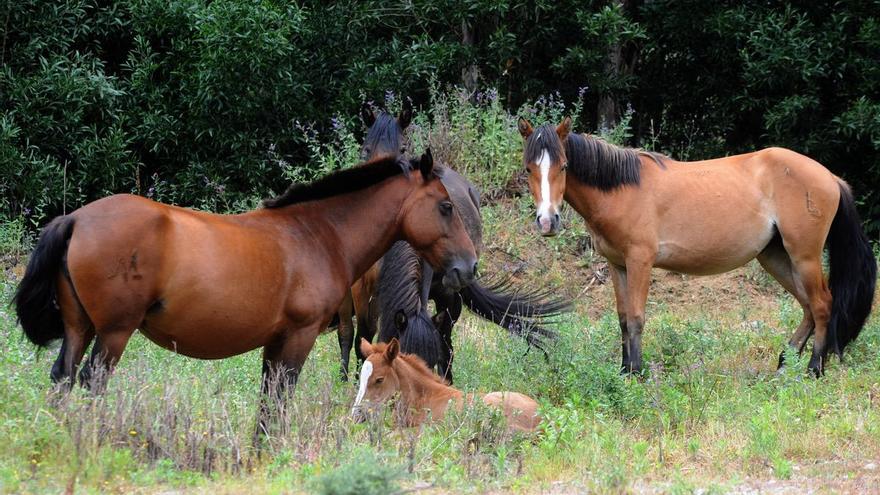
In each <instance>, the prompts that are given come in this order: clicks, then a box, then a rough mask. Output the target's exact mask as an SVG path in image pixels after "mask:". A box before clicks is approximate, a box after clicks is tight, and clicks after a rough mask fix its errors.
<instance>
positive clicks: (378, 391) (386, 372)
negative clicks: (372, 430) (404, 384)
mask: <svg viewBox="0 0 880 495" xmlns="http://www.w3.org/2000/svg"><path fill="white" fill-rule="evenodd" d="M360 348H361V353H363V355H364V356H366V359H365V361H364V364H363V366H361V377H360V383H359V385H358V393H357V397H355V399H354V405H353V406H352V408H351V416H352V418H353V419H354V420H355V421H357V422H359V423H360V422H363V421H364V420H365V419H366V414H365V413H366V411H365V409H367V410H369V408H371V407H377V406H381V405H382V404H384V403H386V402H388V401H389V400H390V399H391V398H392V397H394V395H395V394H396V393H397V391H398V390H400V378H399V377H398V376H397V372H395V371H394V360H395V359H397V357H398V355H399V354H400V343H399V342H398V341H397V339H391V342H389V343H388V344H376V345H373V344H370V343H369V342H368V341H367V340H365V339H361V343H360Z"/></svg>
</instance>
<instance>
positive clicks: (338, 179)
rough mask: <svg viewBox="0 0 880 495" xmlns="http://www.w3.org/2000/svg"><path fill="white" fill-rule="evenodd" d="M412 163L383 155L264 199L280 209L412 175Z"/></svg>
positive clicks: (264, 202)
mask: <svg viewBox="0 0 880 495" xmlns="http://www.w3.org/2000/svg"><path fill="white" fill-rule="evenodd" d="M412 170H413V164H412V163H411V162H410V161H409V160H408V159H406V158H403V157H398V156H384V157H380V158H377V159H375V160H372V161H369V162H366V163H364V164H361V165H357V166H355V167H352V168H347V169H344V170H340V171H338V172H334V173H332V174H330V175H327V176H324V177H321V178H320V179H318V180H316V181H314V182H310V183H308V184H297V183H294V184H291V185H290V187H288V188H287V190H286V191H284V194H282V195H281V196H278V197H277V198H273V199H266V200H263V206H265V207H266V208H281V207H283V206H288V205H292V204H297V203H305V202H306V201H316V200H319V199H325V198H329V197H331V196H337V195H339V194H347V193H352V192H355V191H360V190H361V189H366V188H368V187H370V186H373V185H376V184H378V183H380V182H382V181H384V180H385V179H389V178H391V177H394V176H396V175H400V174H404V175H407V176H408V175H409V173H410V172H411V171H412Z"/></svg>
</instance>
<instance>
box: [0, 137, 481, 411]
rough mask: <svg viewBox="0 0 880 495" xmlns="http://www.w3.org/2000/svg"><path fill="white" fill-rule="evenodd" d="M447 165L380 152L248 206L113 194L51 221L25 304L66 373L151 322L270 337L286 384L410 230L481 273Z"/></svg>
mask: <svg viewBox="0 0 880 495" xmlns="http://www.w3.org/2000/svg"><path fill="white" fill-rule="evenodd" d="M440 174H442V170H435V169H434V166H433V160H432V159H431V156H430V153H429V154H426V155H423V156H422V159H421V161H413V162H410V161H409V160H403V159H398V158H396V157H394V158H384V159H379V160H376V161H373V162H370V163H367V164H365V165H362V166H359V167H355V168H351V169H347V170H343V171H340V172H337V173H334V174H332V175H329V176H327V177H325V178H323V179H321V180H319V181H316V182H314V183H312V184H305V185H293V186H291V187H290V188H289V189H288V190H287V192H285V193H284V194H283V195H282V196H280V197H278V198H276V199H274V200H270V201H267V202H266V203H265V206H266V207H265V208H262V209H259V210H255V211H252V212H248V213H244V214H241V215H216V214H212V213H206V212H200V211H193V210H188V209H184V208H178V207H175V206H169V205H164V204H160V203H155V202H153V201H150V200H148V199H145V198H142V197H138V196H130V195H117V196H111V197H108V198H104V199H101V200H98V201H95V202H93V203H90V204H88V205H86V206H84V207H82V208H80V209H78V210H76V211H75V212H73V213H71V214H70V215H66V216H63V217H59V218H56V219H55V220H53V221H52V222H51V223H50V224H49V225H48V226H47V227H46V228H45V229H44V231H43V233H42V235H41V236H40V241H39V242H38V244H37V247H36V249H35V250H34V253H33V254H32V255H31V259H30V261H29V263H28V267H27V271H26V272H25V276H24V278H23V279H22V281H21V284H20V285H19V287H18V291H17V292H16V295H15V299H14V302H15V308H16V312H17V314H18V317H19V320H20V322H21V326H22V328H23V330H24V333H25V335H26V336H27V337H28V339H29V340H30V341H31V342H33V343H34V344H36V345H38V346H45V345H47V344H48V343H49V342H50V341H51V340H53V339H57V338H62V337H64V338H65V341H66V349H65V351H64V366H63V370H62V374H60V375H59V376H53V379H54V380H56V381H59V380H64V379H66V378H68V377H69V378H71V380H72V379H73V377H75V376H76V369H77V367H78V365H79V362H80V360H81V359H82V357H83V352H84V351H85V349H86V347H87V346H88V345H89V343H90V342H91V341H92V339H94V338H95V337H97V341H96V342H95V345H96V346H97V349H98V350H97V352H95V353H93V356H95V357H96V359H97V361H95V362H91V360H90V362H89V366H91V367H93V366H96V365H105V366H107V367H109V368H110V369H112V367H113V366H114V365H115V364H116V363H117V362H118V361H119V358H120V357H121V356H122V352H123V350H124V349H125V346H126V344H127V343H128V340H129V338H130V337H131V335H132V333H133V332H134V331H135V329H140V331H141V332H142V333H143V334H144V335H145V336H147V338H149V339H150V340H152V341H153V342H155V343H157V344H159V345H161V346H162V347H165V348H167V349H170V350H174V351H175V352H178V353H181V354H184V355H186V356H192V357H197V358H202V359H218V358H225V357H229V356H234V355H236V354H241V353H243V352H247V351H250V350H252V349H255V348H258V347H262V348H263V391H264V392H268V391H269V375H270V373H271V372H275V373H280V374H281V376H282V377H283V379H282V380H279V381H278V382H279V383H278V387H279V388H280V390H276V392H277V393H279V394H280V392H282V391H283V390H284V389H286V388H287V387H288V386H292V385H295V383H296V379H297V376H298V374H299V372H300V370H301V369H302V366H303V363H304V362H305V360H306V357H307V356H308V354H309V352H310V351H311V349H312V346H313V345H314V343H315V338H316V337H317V336H318V333H319V332H320V331H321V330H323V329H324V328H325V327H326V326H327V325H328V323H329V322H330V320H331V318H332V316H333V314H334V313H335V312H336V310H337V309H338V308H339V305H340V303H341V301H342V299H343V297H344V296H345V295H346V293H347V292H348V291H349V288H350V287H351V285H352V282H354V281H355V280H356V279H357V278H359V277H360V276H361V275H363V273H364V272H365V271H367V269H368V268H369V267H370V266H371V265H372V264H373V263H375V261H376V260H378V259H379V257H380V256H382V254H384V253H385V252H386V251H387V250H388V249H389V248H390V247H391V245H392V244H393V243H394V242H395V241H397V240H400V239H405V240H406V241H408V242H409V243H410V245H412V246H413V248H415V249H416V250H418V251H419V253H420V254H421V255H422V256H424V257H425V259H426V260H428V262H429V263H431V264H432V266H434V267H435V268H436V269H440V270H443V271H444V273H445V274H446V275H447V281H448V282H449V284H450V286H453V287H454V288H459V287H460V286H462V285H465V284H468V283H470V282H471V281H472V280H473V277H474V271H475V269H476V261H477V260H476V254H475V252H474V246H473V243H472V242H471V240H470V237H468V235H467V232H465V230H464V225H463V224H462V221H461V218H460V217H459V215H458V213H457V212H456V210H455V209H454V208H453V205H452V202H451V201H450V199H449V194H448V192H447V191H446V188H445V187H444V186H443V184H442V182H441V181H440V180H439V179H438V178H437V177H438V176H439V175H440ZM87 368H88V366H87ZM83 371H86V370H85V369H84V370H83ZM263 411H264V412H265V408H263ZM264 416H265V414H261V427H264V426H265V425H264V424H263V423H264V422H263V420H264V419H265V418H264Z"/></svg>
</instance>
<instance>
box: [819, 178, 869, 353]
mask: <svg viewBox="0 0 880 495" xmlns="http://www.w3.org/2000/svg"><path fill="white" fill-rule="evenodd" d="M828 258H829V264H830V265H831V274H830V276H829V285H830V286H831V296H832V298H833V302H832V304H831V319H830V320H829V322H828V337H829V340H828V343H829V344H830V345H831V346H832V347H831V349H833V350H834V351H835V352H837V354H838V355H840V356H842V355H843V349H844V348H845V347H846V345H847V344H849V343H850V342H852V341H853V340H855V339H856V337H858V336H859V332H860V331H861V330H862V327H863V326H864V324H865V320H867V319H868V315H869V314H870V313H871V303H872V302H873V300H874V286H875V284H876V281H877V261H876V260H875V259H874V253H873V251H872V250H871V244H870V243H869V242H868V238H867V236H865V232H864V230H862V224H861V221H860V220H859V214H858V212H857V211H856V205H855V202H854V201H853V197H852V192H850V190H849V187H848V186H847V185H846V184H844V183H842V182H841V183H840V206H838V208H837V215H835V217H834V221H833V222H832V223H831V232H830V233H829V235H828Z"/></svg>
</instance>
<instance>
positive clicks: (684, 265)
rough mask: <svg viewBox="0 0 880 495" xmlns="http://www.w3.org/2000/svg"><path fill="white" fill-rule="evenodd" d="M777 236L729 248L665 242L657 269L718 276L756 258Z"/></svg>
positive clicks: (660, 252)
mask: <svg viewBox="0 0 880 495" xmlns="http://www.w3.org/2000/svg"><path fill="white" fill-rule="evenodd" d="M772 237H773V232H772V230H771V231H770V232H769V234H767V235H759V236H753V237H752V238H751V239H745V240H743V241H742V242H738V243H735V244H726V245H715V244H710V245H684V244H678V243H676V242H674V241H666V242H661V243H660V245H659V249H658V252H657V258H656V261H655V262H654V266H656V267H658V268H662V269H664V270H670V271H673V272H678V273H687V274H690V275H716V274H719V273H724V272H729V271H731V270H735V269H737V268H739V267H741V266H743V265H745V264H746V263H748V262H749V261H751V260H753V259H755V257H756V256H758V254H760V252H761V251H763V250H764V248H765V247H766V246H767V244H768V243H769V242H770V240H771V239H772Z"/></svg>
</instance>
